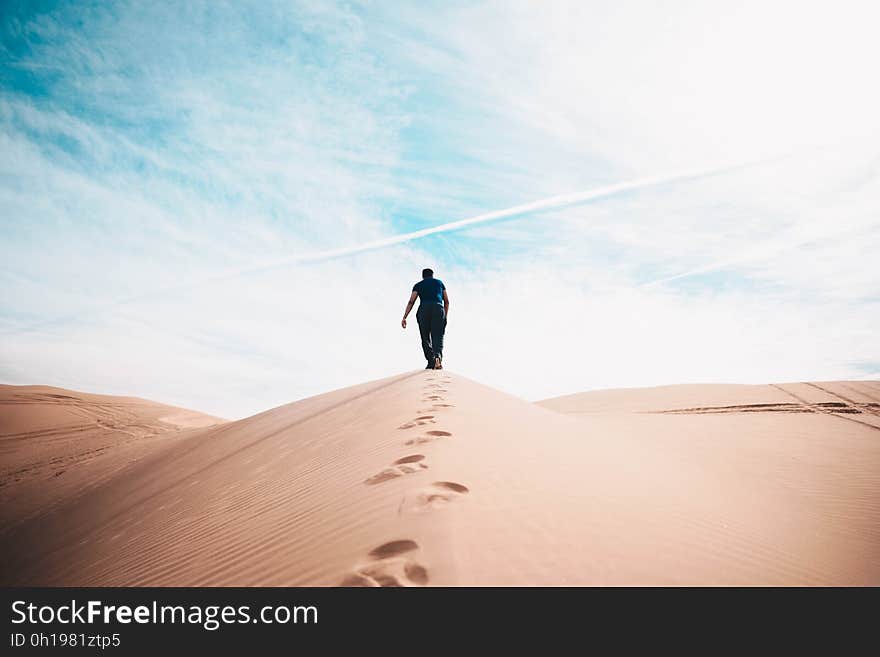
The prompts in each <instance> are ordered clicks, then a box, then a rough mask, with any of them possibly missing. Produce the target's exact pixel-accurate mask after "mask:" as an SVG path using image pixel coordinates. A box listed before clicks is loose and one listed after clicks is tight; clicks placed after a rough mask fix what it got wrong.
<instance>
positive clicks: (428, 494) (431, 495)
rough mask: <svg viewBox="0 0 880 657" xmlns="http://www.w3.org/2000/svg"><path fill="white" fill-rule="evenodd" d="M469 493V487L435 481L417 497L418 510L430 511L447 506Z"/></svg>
mask: <svg viewBox="0 0 880 657" xmlns="http://www.w3.org/2000/svg"><path fill="white" fill-rule="evenodd" d="M469 492H470V489H469V488H468V487H467V486H464V485H463V484H457V483H455V482H454V481H435V482H434V483H433V484H431V485H430V486H429V487H428V488H426V489H424V490H423V491H421V492H419V493H418V495H416V510H417V511H428V510H430V509H433V508H436V507H440V506H445V505H447V504H449V503H450V502H454V501H455V500H456V499H457V498H459V497H461V496H462V495H467V494H468V493H469Z"/></svg>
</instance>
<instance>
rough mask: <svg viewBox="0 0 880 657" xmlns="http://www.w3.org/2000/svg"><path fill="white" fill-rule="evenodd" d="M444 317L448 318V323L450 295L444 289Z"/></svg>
mask: <svg viewBox="0 0 880 657" xmlns="http://www.w3.org/2000/svg"><path fill="white" fill-rule="evenodd" d="M443 315H444V316H445V317H446V321H447V322H448V321H449V295H448V294H446V288H445V287H444V288H443Z"/></svg>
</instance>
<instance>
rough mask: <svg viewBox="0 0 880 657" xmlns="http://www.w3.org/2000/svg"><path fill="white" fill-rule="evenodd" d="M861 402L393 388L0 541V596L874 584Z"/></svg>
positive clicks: (341, 402) (102, 492)
mask: <svg viewBox="0 0 880 657" xmlns="http://www.w3.org/2000/svg"><path fill="white" fill-rule="evenodd" d="M877 392H878V389H877V384H876V383H874V382H869V383H864V382H830V383H829V382H825V383H822V382H818V383H815V384H781V385H778V386H776V387H770V386H756V387H745V388H739V387H737V386H726V387H723V389H713V387H712V386H691V387H689V388H688V389H687V390H682V389H680V388H677V387H676V389H675V390H671V389H667V390H663V389H652V390H650V391H649V392H646V393H644V394H642V393H640V392H639V391H629V392H618V391H605V392H600V393H583V395H582V396H577V395H576V396H569V397H567V398H563V399H562V400H549V401H547V402H542V403H541V404H532V403H528V402H525V401H523V400H521V399H517V398H515V397H512V396H510V395H506V394H504V393H501V392H499V391H497V390H493V389H491V388H488V387H486V386H482V385H480V384H478V383H476V382H473V381H470V380H468V379H466V378H465V377H462V376H460V375H458V374H455V373H451V372H449V371H448V370H442V371H430V370H429V371H424V370H419V371H415V372H409V373H405V374H402V375H399V376H396V377H391V378H389V379H384V380H381V381H375V382H371V383H367V384H362V385H360V386H354V387H352V388H347V389H344V390H339V391H335V392H333V393H328V394H326V395H319V396H317V397H313V398H310V399H306V400H303V401H300V402H295V403H292V404H288V405H285V406H282V407H279V408H276V409H272V410H270V411H267V412H265V413H261V414H259V415H256V416H253V417H251V418H246V419H244V420H239V421H237V422H230V423H226V424H223V425H220V426H217V427H209V428H203V429H198V430H196V431H194V432H193V433H192V434H191V435H190V436H189V437H188V438H186V439H185V440H181V441H176V442H173V443H169V444H168V446H167V447H166V448H164V449H162V450H158V451H156V452H155V453H153V454H151V455H149V456H146V457H144V458H142V459H139V460H137V461H135V462H133V463H131V464H130V465H129V466H127V467H126V468H125V469H124V470H123V471H122V472H120V473H119V474H118V475H117V476H114V477H111V478H109V479H107V480H106V481H103V482H102V483H101V484H100V485H97V486H94V487H92V488H90V489H89V490H88V491H87V492H86V493H84V494H82V495H80V496H79V497H77V498H76V499H72V500H70V501H69V502H67V503H65V504H61V505H58V506H57V507H54V508H52V509H50V510H49V511H48V512H47V513H45V514H44V515H43V516H41V517H39V518H32V519H29V520H26V521H24V522H21V523H19V524H18V525H16V526H14V527H11V528H6V529H5V530H3V531H2V532H0V540H2V545H3V546H4V547H3V550H4V552H5V553H4V554H3V555H2V556H3V563H4V572H3V574H2V575H3V576H2V581H3V583H4V584H16V583H18V584H37V585H40V584H55V585H72V584H79V585H102V586H116V585H121V586H128V585H160V586H165V585H177V586H185V585H280V586H285V585H319V586H335V585H345V586H426V585H427V586H430V585H496V586H506V585H571V584H574V585H581V584H593V585H601V584H607V585H627V584H643V585H663V584H671V585H681V584H696V585H706V584H745V585H762V584H794V585H809V584H819V585H830V584H837V585H841V584H877V583H880V559H878V555H880V528H878V526H880V524H878V523H877V519H878V517H880V515H878V514H880V481H878V477H877V472H878V471H880V469H878V468H880V441H878V440H877V430H878V429H877V428H876V427H874V426H873V423H874V421H875V420H876V419H877V416H876V414H875V409H874V407H873V406H871V405H870V404H872V403H874V402H873V400H872V399H871V397H872V396H876V395H877ZM609 393H610V394H609ZM792 395H797V396H799V397H801V398H802V399H803V401H798V400H797V399H795V398H794V397H793V396H792ZM841 397H846V399H844V400H843V401H841ZM609 400H610V401H609ZM829 403H831V404H844V406H823V404H829ZM554 406H555V407H557V408H555V409H554V408H553V407H554ZM560 406H564V407H565V408H566V409H567V411H568V412H567V413H563V412H560V411H559V407H560ZM548 407H549V408H548ZM856 411H857V412H856ZM852 417H855V418H856V419H860V420H862V422H859V423H857V422H852V421H850V420H849V419H848V418H852Z"/></svg>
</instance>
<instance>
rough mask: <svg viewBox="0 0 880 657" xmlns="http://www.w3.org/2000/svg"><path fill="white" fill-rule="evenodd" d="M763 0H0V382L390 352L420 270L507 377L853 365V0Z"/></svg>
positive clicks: (97, 380) (856, 83)
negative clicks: (709, 167) (819, 1)
mask: <svg viewBox="0 0 880 657" xmlns="http://www.w3.org/2000/svg"><path fill="white" fill-rule="evenodd" d="M784 5H785V3H779V4H774V6H773V7H771V8H768V7H766V4H765V3H739V4H738V5H737V10H736V11H732V10H729V9H723V8H720V7H717V6H716V7H712V6H710V5H702V4H700V3H697V4H693V3H682V4H675V3H674V4H672V5H663V6H662V7H661V6H659V5H656V3H648V2H634V3H619V2H614V3H611V2H607V3H606V2H591V3H576V2H572V3H567V2H561V1H560V2H555V3H552V5H550V6H549V7H548V6H547V5H535V4H534V3H527V2H523V3H509V2H503V3H500V2H481V3H468V4H464V5H462V4H456V3H453V4H449V3H429V4H419V5H404V6H400V5H397V6H394V7H392V6H391V5H382V4H378V5H377V4H373V3H360V2H354V3H344V4H343V3H335V2H329V1H328V2H323V1H317V0H316V1H309V2H295V3H289V2H271V1H270V2H260V3H246V4H244V5H243V4H241V3H233V2H210V3H207V2H205V3H152V4H144V3H135V2H108V3H96V4H85V3H79V2H57V3H45V4H40V5H39V7H38V6H36V5H34V4H33V3H25V2H21V3H16V2H8V3H5V4H4V9H3V12H2V18H0V26H2V31H0V84H2V89H0V153H2V155H0V207H2V208H3V209H2V211H0V238H2V239H0V254H2V265H0V332H2V333H3V334H4V339H3V341H2V345H0V377H2V378H4V379H5V380H7V381H16V382H25V381H28V382H45V383H54V384H58V385H67V386H69V387H73V388H77V387H80V388H91V389H96V390H106V391H110V392H119V393H133V394H141V395H143V396H148V397H153V398H158V399H165V400H168V401H173V402H176V403H179V404H183V405H187V404H188V405H191V406H195V407H199V408H204V409H206V410H210V411H214V412H216V413H219V414H221V415H241V414H245V413H248V412H252V411H254V410H258V409H261V408H266V407H268V406H270V405H272V404H276V403H282V402H284V401H289V400H291V399H294V398H296V397H300V396H303V395H307V394H312V393H315V392H318V391H321V390H327V389H331V388H335V387H339V386H341V385H345V384H348V383H355V382H358V381H360V380H363V379H364V378H369V377H374V376H375V377H378V376H382V375H386V374H392V373H394V372H396V371H400V370H401V369H406V368H408V367H415V366H418V345H417V344H416V339H415V337H414V335H412V334H408V333H404V332H402V331H400V329H399V327H397V326H396V322H397V320H398V319H399V314H400V313H401V311H402V306H403V304H404V302H405V300H406V296H407V294H408V290H409V288H410V286H411V284H412V280H411V279H412V278H413V277H414V275H415V276H417V275H418V271H419V270H420V269H421V267H422V266H425V265H433V266H434V268H435V269H436V270H437V271H438V274H441V275H442V277H443V278H444V280H446V282H447V284H448V285H449V288H450V293H451V294H452V298H453V311H452V317H451V322H450V334H449V345H450V346H449V353H448V355H447V356H448V359H449V363H450V366H451V367H452V368H453V369H455V370H458V371H461V372H463V373H466V374H468V375H471V376H473V377H474V378H477V379H481V380H485V381H487V382H489V383H492V384H495V385H499V386H501V387H503V388H505V389H507V390H509V391H511V392H514V393H517V394H521V395H524V396H529V397H541V396H547V395H550V394H554V393H562V392H566V391H573V390H578V389H584V388H591V387H603V386H611V385H636V384H644V383H663V382H670V383H671V382H676V381H692V380H726V381H761V380H767V379H777V380H778V379H780V378H788V377H795V378H810V377H813V378H834V377H845V376H862V375H863V373H864V370H860V369H858V368H857V367H856V366H855V365H853V364H854V363H859V362H862V363H864V362H880V353H878V352H877V349H878V347H877V346H876V344H875V343H876V340H874V339H873V333H875V331H874V330H873V328H874V327H876V325H877V323H878V321H880V308H878V299H880V288H878V278H877V275H876V273H877V272H876V266H875V265H874V264H873V261H874V259H875V254H876V250H877V248H878V246H880V221H878V215H877V212H876V209H877V207H880V179H878V175H877V171H878V170H877V162H878V159H877V158H878V153H880V134H878V133H877V130H876V123H875V117H876V116H877V115H878V114H880V94H878V91H877V88H876V85H868V84H865V83H864V81H865V80H868V79H872V75H873V68H872V67H873V62H875V61H877V59H878V58H880V51H878V48H880V46H878V45H877V42H876V40H875V39H873V35H872V34H871V29H872V28H871V26H872V25H874V24H875V23H876V20H874V19H875V18H876V16H877V10H876V7H874V6H873V5H872V4H871V3H857V2H843V3H838V4H836V5H834V6H833V7H831V6H830V5H824V6H820V5H815V6H814V5H804V4H803V3H792V4H791V5H790V6H784ZM792 12H793V13H792ZM790 15H796V16H797V17H798V20H797V21H792V20H789V16H790ZM743 43H748V44H749V48H748V49H743V48H742V47H741V45H742V44H743ZM816 43H826V44H832V45H829V46H828V47H826V48H824V49H817V48H815V47H814V46H815V44H816ZM817 144H818V145H828V144H830V146H828V147H827V148H824V149H817V148H815V147H814V145H817ZM792 151H794V152H796V153H797V155H796V156H795V157H792V158H789V159H785V160H779V161H775V162H773V163H768V164H766V165H763V166H760V167H752V168H741V169H737V170H735V171H729V172H727V173H726V175H718V176H714V175H713V176H707V175H704V174H706V173H708V171H705V170H704V169H702V168H699V167H701V165H702V164H704V163H707V162H708V163H712V162H740V161H744V160H748V161H751V160H761V159H762V158H765V157H767V156H768V155H769V154H778V153H789V152H792ZM695 166H696V167H698V169H697V170H696V171H695V172H694V171H693V167H695ZM681 170H685V171H690V172H691V177H690V178H688V179H687V180H686V181H685V180H684V178H681V177H679V174H673V175H669V176H660V177H659V178H653V177H651V176H652V174H653V173H655V172H658V171H660V172H663V171H673V172H675V171H681ZM646 176H647V179H646ZM685 177H687V176H685ZM620 181H624V182H623V183H621V182H620ZM571 190H586V191H585V192H574V193H573V192H572V191H571ZM534 199H543V200H539V201H535V200H534ZM599 199H601V200H602V203H591V202H590V201H595V200H599ZM499 208H502V209H501V210H499ZM535 214H540V219H538V218H536V217H535V216H533V215H535ZM462 218H464V219H462ZM502 220H503V221H502ZM343 256H344V257H343ZM292 264H293V265H300V266H295V267H291V266H290V265H292ZM306 265H307V266H306ZM652 283H653V284H652ZM110 311H112V312H110ZM828 317H833V318H834V321H828V320H827V318H828ZM59 318H64V320H65V321H63V322H58V321H56V320H58V319H59ZM501 326H504V327H507V328H505V329H504V330H503V331H502V330H501V329H500V328H499V327H501ZM23 329H27V330H23ZM719 345H723V347H719ZM511 353H514V354H516V358H515V359H511V358H510V354H511ZM365 354H367V356H365ZM511 362H515V363H516V365H515V366H512V365H511ZM573 364H574V366H573Z"/></svg>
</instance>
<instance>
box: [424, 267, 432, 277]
mask: <svg viewBox="0 0 880 657" xmlns="http://www.w3.org/2000/svg"><path fill="white" fill-rule="evenodd" d="M422 278H434V270H433V269H423V270H422Z"/></svg>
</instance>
